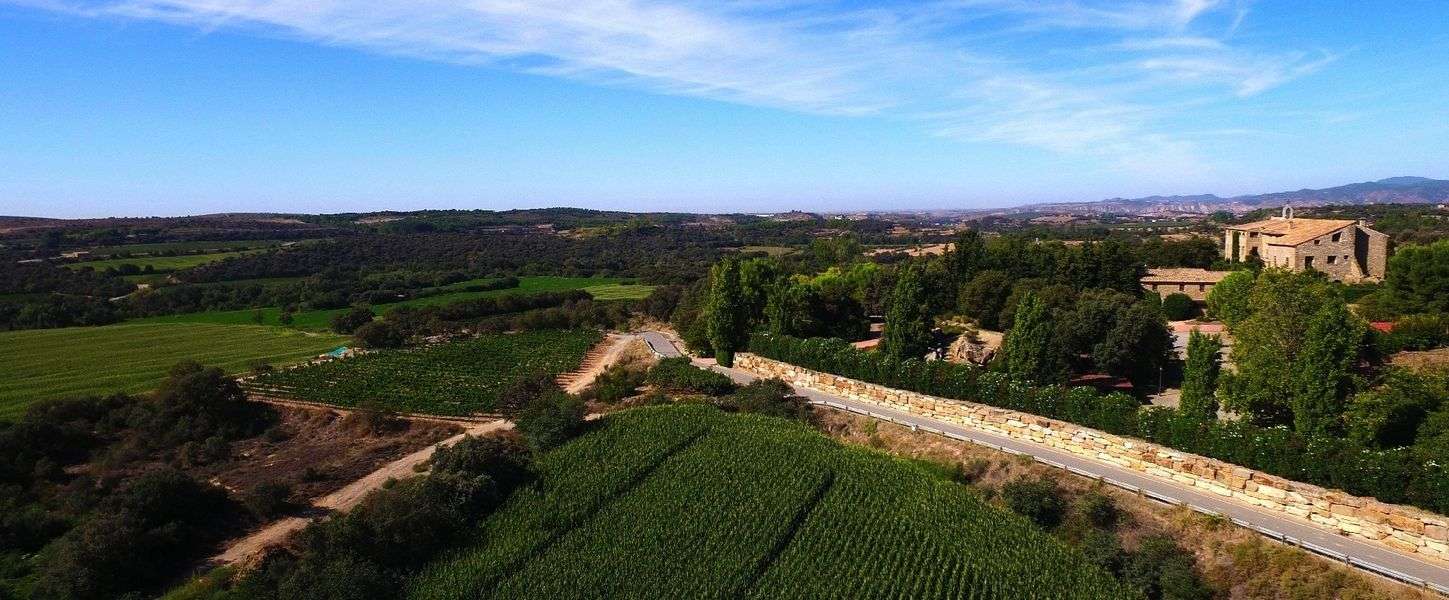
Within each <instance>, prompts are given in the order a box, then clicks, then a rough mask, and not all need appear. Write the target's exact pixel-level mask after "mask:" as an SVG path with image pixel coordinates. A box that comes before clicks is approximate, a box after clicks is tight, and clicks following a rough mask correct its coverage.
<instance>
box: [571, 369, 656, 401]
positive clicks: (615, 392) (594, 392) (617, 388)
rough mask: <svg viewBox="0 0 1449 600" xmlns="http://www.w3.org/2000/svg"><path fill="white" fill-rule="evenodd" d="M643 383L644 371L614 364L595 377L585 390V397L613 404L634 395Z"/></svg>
mask: <svg viewBox="0 0 1449 600" xmlns="http://www.w3.org/2000/svg"><path fill="white" fill-rule="evenodd" d="M643 383H644V373H641V372H639V371H638V370H635V369H630V368H627V367H624V366H621V365H612V366H610V367H609V368H607V369H604V372H603V373H600V374H599V376H598V377H596V378H595V379H594V382H593V383H592V384H590V385H589V388H588V389H587V390H585V391H584V397H585V398H589V399H592V400H598V401H599V402H603V403H606V404H613V403H615V402H618V401H620V400H623V399H625V398H628V397H630V396H633V395H634V394H635V393H636V392H638V389H639V386H640V385H642V384H643Z"/></svg>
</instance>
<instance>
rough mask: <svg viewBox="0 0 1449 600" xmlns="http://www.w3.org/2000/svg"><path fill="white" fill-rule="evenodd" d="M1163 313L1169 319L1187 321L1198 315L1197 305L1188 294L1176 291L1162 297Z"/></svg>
mask: <svg viewBox="0 0 1449 600" xmlns="http://www.w3.org/2000/svg"><path fill="white" fill-rule="evenodd" d="M1162 314H1163V316H1165V317H1167V320H1169V321H1185V320H1187V319H1191V318H1193V317H1194V316H1196V315H1197V305H1196V304H1194V303H1193V301H1192V298H1189V297H1188V295H1187V294H1183V293H1180V292H1174V293H1171V294H1168V295H1167V297H1166V298H1163V299H1162Z"/></svg>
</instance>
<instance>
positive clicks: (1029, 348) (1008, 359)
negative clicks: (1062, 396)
mask: <svg viewBox="0 0 1449 600" xmlns="http://www.w3.org/2000/svg"><path fill="white" fill-rule="evenodd" d="M1055 331H1056V324H1055V323H1053V322H1052V316H1051V313H1050V312H1049V311H1048V310H1047V307H1046V305H1045V304H1043V303H1042V301H1041V299H1040V298H1038V297H1037V295H1036V292H1032V291H1028V292H1026V293H1025V294H1022V296H1021V302H1020V303H1019V304H1017V308H1016V322H1015V323H1014V324H1013V325H1012V326H1011V329H1010V330H1009V331H1007V332H1006V338H1005V339H1004V340H1002V348H1001V353H1002V357H1003V360H1004V361H1005V365H1006V373H1007V374H1008V375H1010V376H1011V378H1012V379H1013V380H1016V381H1032V382H1036V383H1041V384H1052V383H1061V382H1063V381H1065V380H1066V378H1067V365H1066V360H1065V357H1064V356H1063V355H1062V354H1063V352H1062V344H1060V343H1059V342H1058V341H1057V340H1056V339H1054V338H1055Z"/></svg>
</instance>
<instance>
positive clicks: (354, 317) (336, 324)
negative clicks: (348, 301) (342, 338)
mask: <svg viewBox="0 0 1449 600" xmlns="http://www.w3.org/2000/svg"><path fill="white" fill-rule="evenodd" d="M375 318H377V315H376V314H374V313H373V312H372V309H371V308H368V307H366V306H354V307H352V310H349V311H347V312H345V313H341V314H338V315H337V316H334V317H332V322H331V324H332V331H336V332H337V333H340V334H342V335H347V334H349V333H352V332H354V331H357V328H359V327H362V326H363V325H366V324H368V323H371V322H372V320H373V319H375Z"/></svg>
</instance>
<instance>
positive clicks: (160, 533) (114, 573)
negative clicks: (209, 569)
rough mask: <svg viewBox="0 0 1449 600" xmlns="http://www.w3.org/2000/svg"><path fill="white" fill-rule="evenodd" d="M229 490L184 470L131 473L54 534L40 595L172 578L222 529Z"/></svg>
mask: <svg viewBox="0 0 1449 600" xmlns="http://www.w3.org/2000/svg"><path fill="white" fill-rule="evenodd" d="M227 511H228V502H227V499H226V492H224V491H222V490H221V489H220V488H217V487H213V486H210V485H206V484H203V483H199V482H197V481H196V480H194V479H192V478H191V477H188V476H186V475H185V474H183V473H181V472H180V471H172V470H163V471H156V472H152V473H148V474H145V475H141V476H138V477H136V478H135V479H133V480H130V481H129V482H127V483H126V484H125V485H123V486H122V487H121V489H119V490H117V491H116V493H114V494H112V495H111V496H110V497H108V498H107V499H106V500H105V501H104V502H103V503H102V504H101V506H100V507H99V508H98V509H97V510H96V512H95V513H94V514H92V515H91V516H90V517H89V518H88V519H86V521H85V522H84V523H82V524H81V525H79V526H78V527H76V528H75V529H72V530H71V531H70V532H68V533H66V534H65V535H64V536H62V537H61V538H60V539H59V540H58V541H56V543H55V545H54V547H53V553H52V555H51V557H50V559H49V560H48V561H46V562H45V563H44V565H43V566H42V568H41V571H40V576H39V580H38V581H37V584H36V588H35V592H34V597H35V598H37V599H46V598H74V599H81V600H84V599H89V598H97V599H100V598H116V597H120V596H122V595H125V594H127V593H128V592H136V591H143V590H148V589H151V588H153V587H155V586H157V585H159V584H161V583H162V582H164V581H166V580H169V579H171V578H172V577H173V576H174V575H175V574H176V573H175V571H176V569H177V567H178V566H180V565H183V564H185V562H186V561H187V560H190V559H191V558H194V557H195V555H196V553H198V552H200V551H202V550H203V549H204V548H205V547H206V546H207V545H208V544H210V543H212V542H214V541H216V540H217V539H218V538H219V537H220V533H221V532H219V531H217V527H216V524H217V523H218V522H219V521H220V520H221V517H222V516H223V515H225V514H227Z"/></svg>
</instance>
